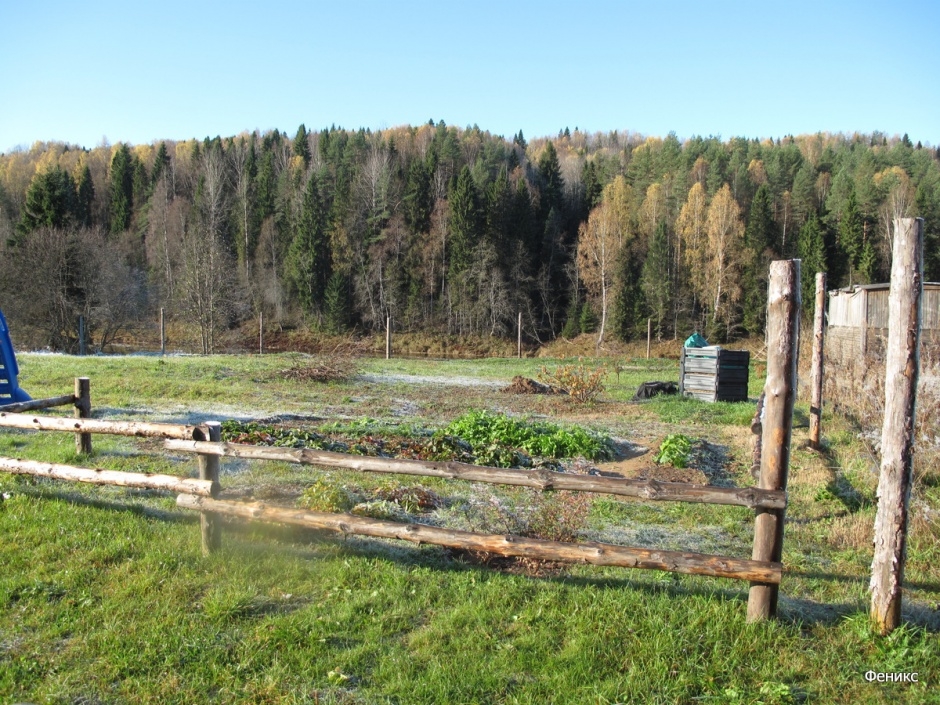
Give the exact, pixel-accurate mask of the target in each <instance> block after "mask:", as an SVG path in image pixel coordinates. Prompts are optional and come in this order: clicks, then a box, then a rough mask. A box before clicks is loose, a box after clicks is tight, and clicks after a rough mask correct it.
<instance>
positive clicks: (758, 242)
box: [741, 184, 779, 334]
mask: <svg viewBox="0 0 940 705" xmlns="http://www.w3.org/2000/svg"><path fill="white" fill-rule="evenodd" d="M778 240H779V238H778V235H777V222H776V221H775V220H774V213H773V201H772V198H771V195H770V189H769V188H768V187H767V184H761V185H760V187H759V188H758V189H757V192H756V193H755V194H754V199H753V200H752V201H751V210H750V211H749V212H748V218H747V226H746V227H745V228H744V246H745V249H746V252H745V256H744V258H743V260H744V268H743V273H742V275H743V276H742V282H741V285H742V300H743V301H742V311H741V314H742V322H743V324H744V328H745V329H746V330H747V331H748V332H749V333H751V334H755V333H762V332H763V330H764V325H765V323H766V318H767V281H768V276H769V272H770V262H771V260H772V259H773V258H774V257H775V256H778V253H776V252H774V250H773V247H774V245H775V244H776V243H777V242H778Z"/></svg>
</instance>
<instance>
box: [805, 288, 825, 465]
mask: <svg viewBox="0 0 940 705" xmlns="http://www.w3.org/2000/svg"><path fill="white" fill-rule="evenodd" d="M825 322H826V273H825V272H817V273H816V310H815V312H814V315H813V373H812V381H811V382H810V386H811V387H812V399H811V400H810V407H809V445H810V448H812V449H814V450H819V436H820V425H821V422H822V404H823V401H822V392H823V336H824V335H825V333H824V331H825V327H826V326H825Z"/></svg>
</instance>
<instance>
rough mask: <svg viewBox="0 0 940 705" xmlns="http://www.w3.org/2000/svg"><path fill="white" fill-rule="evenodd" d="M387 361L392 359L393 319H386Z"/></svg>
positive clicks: (389, 317)
mask: <svg viewBox="0 0 940 705" xmlns="http://www.w3.org/2000/svg"><path fill="white" fill-rule="evenodd" d="M385 359H386V360H391V359H392V317H391V316H386V317H385Z"/></svg>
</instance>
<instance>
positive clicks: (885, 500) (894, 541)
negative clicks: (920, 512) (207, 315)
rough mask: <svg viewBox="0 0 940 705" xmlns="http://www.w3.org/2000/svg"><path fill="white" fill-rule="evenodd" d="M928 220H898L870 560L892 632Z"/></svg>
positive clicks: (874, 606) (878, 622) (878, 621)
mask: <svg viewBox="0 0 940 705" xmlns="http://www.w3.org/2000/svg"><path fill="white" fill-rule="evenodd" d="M923 248H924V221H923V219H922V218H917V219H914V218H900V219H898V220H895V221H894V250H893V252H892V262H891V293H890V297H889V299H888V350H887V353H888V355H887V357H888V359H887V364H886V367H885V379H886V380H888V382H887V384H885V416H884V425H883V426H882V429H881V476H880V478H879V480H878V513H877V514H876V515H875V555H874V559H873V561H872V564H871V618H872V621H873V622H874V623H875V627H876V628H877V629H878V630H879V631H880V632H881V633H882V634H888V633H889V632H891V631H893V630H894V629H895V628H897V627H898V626H899V625H900V623H901V587H902V584H903V581H904V561H905V558H906V548H907V512H908V504H909V503H910V498H911V483H912V481H913V460H914V457H913V454H914V410H915V406H916V401H917V378H918V370H919V368H920V351H919V347H920V326H921V298H922V292H923V272H924V249H923Z"/></svg>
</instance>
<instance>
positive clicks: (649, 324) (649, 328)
mask: <svg viewBox="0 0 940 705" xmlns="http://www.w3.org/2000/svg"><path fill="white" fill-rule="evenodd" d="M652 342H653V319H652V318H647V319H646V359H647V360H649V359H650V345H652Z"/></svg>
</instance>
